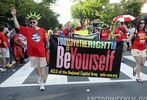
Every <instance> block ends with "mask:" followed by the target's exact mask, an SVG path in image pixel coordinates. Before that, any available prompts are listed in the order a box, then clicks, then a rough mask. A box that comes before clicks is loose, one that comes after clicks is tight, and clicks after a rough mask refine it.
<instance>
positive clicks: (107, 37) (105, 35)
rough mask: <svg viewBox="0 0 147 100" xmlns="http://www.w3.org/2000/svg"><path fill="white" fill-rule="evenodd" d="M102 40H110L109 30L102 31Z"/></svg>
mask: <svg viewBox="0 0 147 100" xmlns="http://www.w3.org/2000/svg"><path fill="white" fill-rule="evenodd" d="M101 40H109V30H107V29H103V30H102V32H101Z"/></svg>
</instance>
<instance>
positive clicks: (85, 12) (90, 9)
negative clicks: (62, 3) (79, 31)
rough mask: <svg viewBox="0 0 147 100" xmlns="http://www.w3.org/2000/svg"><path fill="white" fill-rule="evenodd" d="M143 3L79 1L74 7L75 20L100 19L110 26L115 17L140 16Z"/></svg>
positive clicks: (97, 0) (135, 0)
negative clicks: (125, 15)
mask: <svg viewBox="0 0 147 100" xmlns="http://www.w3.org/2000/svg"><path fill="white" fill-rule="evenodd" d="M142 5H143V2H142V1H140V0H122V1H121V2H120V3H114V4H109V0H79V2H78V3H75V5H73V6H72V9H71V12H72V16H73V18H77V19H79V20H85V19H86V20H87V19H88V20H89V21H91V20H94V19H100V20H101V21H102V22H104V23H108V24H110V23H111V22H112V20H113V18H114V17H115V16H118V15H124V14H130V15H133V16H135V17H137V16H139V14H140V10H141V7H142Z"/></svg>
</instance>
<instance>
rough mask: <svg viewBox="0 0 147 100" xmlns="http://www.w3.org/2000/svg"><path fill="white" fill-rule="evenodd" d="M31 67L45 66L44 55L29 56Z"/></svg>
mask: <svg viewBox="0 0 147 100" xmlns="http://www.w3.org/2000/svg"><path fill="white" fill-rule="evenodd" d="M29 59H30V61H31V67H33V68H38V67H45V66H46V65H47V62H46V57H30V58H29Z"/></svg>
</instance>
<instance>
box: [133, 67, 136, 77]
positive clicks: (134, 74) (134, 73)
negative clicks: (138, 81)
mask: <svg viewBox="0 0 147 100" xmlns="http://www.w3.org/2000/svg"><path fill="white" fill-rule="evenodd" d="M133 76H136V72H135V70H134V68H133Z"/></svg>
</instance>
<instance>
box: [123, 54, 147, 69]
mask: <svg viewBox="0 0 147 100" xmlns="http://www.w3.org/2000/svg"><path fill="white" fill-rule="evenodd" d="M124 57H125V58H127V59H129V60H132V61H134V62H136V61H135V59H134V57H133V56H124ZM144 65H145V67H147V60H146V61H145V64H144Z"/></svg>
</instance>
